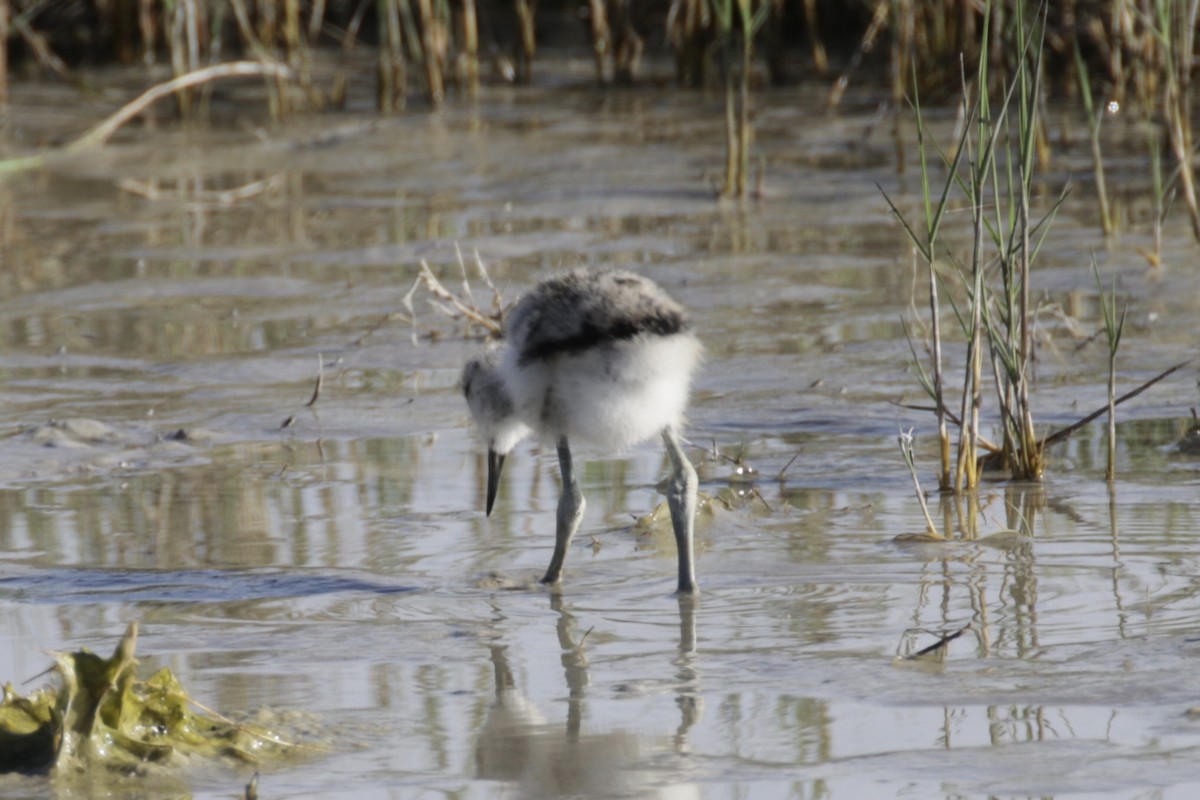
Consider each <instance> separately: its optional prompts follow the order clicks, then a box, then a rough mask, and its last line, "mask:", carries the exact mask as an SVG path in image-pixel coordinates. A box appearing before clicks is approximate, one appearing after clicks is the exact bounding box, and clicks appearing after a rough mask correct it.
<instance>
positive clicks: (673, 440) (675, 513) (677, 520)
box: [662, 427, 699, 594]
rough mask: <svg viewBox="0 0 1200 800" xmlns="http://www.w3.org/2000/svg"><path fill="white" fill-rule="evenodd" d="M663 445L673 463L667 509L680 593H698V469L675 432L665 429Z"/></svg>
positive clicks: (668, 485)
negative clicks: (694, 546)
mask: <svg viewBox="0 0 1200 800" xmlns="http://www.w3.org/2000/svg"><path fill="white" fill-rule="evenodd" d="M662 437H663V442H665V443H666V445H667V455H668V456H669V457H670V459H671V479H670V481H669V482H668V483H667V507H668V508H670V509H671V527H672V528H674V530H675V547H676V548H677V549H678V550H679V589H678V591H679V593H680V594H688V593H692V592H698V591H699V587H698V586H697V585H696V566H695V562H694V559H693V555H692V528H693V527H694V525H695V521H696V484H697V479H696V469H695V468H694V467H693V466H692V462H690V461H688V457H687V455H686V454H684V452H683V447H681V446H680V444H679V437H678V436H677V435H676V434H675V431H674V429H673V428H670V427H666V428H663V432H662Z"/></svg>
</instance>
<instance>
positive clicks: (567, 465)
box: [542, 436, 587, 583]
mask: <svg viewBox="0 0 1200 800" xmlns="http://www.w3.org/2000/svg"><path fill="white" fill-rule="evenodd" d="M558 468H559V471H560V472H561V473H562V496H561V497H559V498H558V516H557V524H556V525H555V531H554V556H553V557H552V558H551V559H550V566H549V567H548V568H547V569H546V574H545V575H544V576H543V577H542V583H558V582H559V581H560V580H562V569H563V561H565V560H566V558H567V547H568V546H570V544H571V539H572V538H574V536H575V531H577V530H579V523H580V521H582V520H583V509H584V508H586V507H587V501H586V500H584V498H583V492H581V491H579V485H578V484H577V483H576V482H575V470H574V469H573V468H572V467H571V448H570V447H569V446H568V445H567V437H565V436H563V437H562V438H560V439H559V440H558Z"/></svg>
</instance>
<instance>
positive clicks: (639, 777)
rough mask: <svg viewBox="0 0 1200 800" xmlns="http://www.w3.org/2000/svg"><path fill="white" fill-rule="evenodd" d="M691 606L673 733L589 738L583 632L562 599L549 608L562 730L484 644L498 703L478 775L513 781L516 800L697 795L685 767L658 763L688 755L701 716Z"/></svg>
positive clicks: (688, 603) (500, 651)
mask: <svg viewBox="0 0 1200 800" xmlns="http://www.w3.org/2000/svg"><path fill="white" fill-rule="evenodd" d="M697 604H698V601H697V599H696V598H695V597H694V596H691V595H680V596H679V649H678V652H677V654H676V656H675V657H674V658H673V659H672V663H673V664H674V666H675V667H676V673H675V692H676V705H677V706H678V707H679V712H680V714H679V722H678V725H677V726H676V727H675V730H674V733H673V734H668V733H667V732H666V731H664V732H663V733H661V734H653V733H652V734H646V733H644V732H641V731H629V730H616V731H607V732H602V733H587V732H585V731H584V726H583V721H584V709H585V704H584V701H585V700H586V698H587V690H588V687H589V686H590V684H591V678H590V674H589V669H588V659H587V652H586V649H585V648H586V643H587V638H588V637H587V632H584V633H583V634H580V633H579V631H578V624H577V620H576V618H575V616H574V615H573V614H572V613H571V612H570V611H568V610H567V609H566V608H565V607H564V604H563V599H562V596H561V595H557V594H556V595H552V596H551V599H550V606H551V608H552V609H553V610H554V611H555V612H557V613H558V622H557V625H556V629H557V634H558V640H559V645H560V647H561V649H562V665H563V674H564V677H565V679H566V684H567V720H566V726H565V729H563V728H560V727H559V726H557V725H555V724H552V723H550V722H548V721H547V719H546V717H545V716H543V714H542V713H541V711H540V710H539V709H538V708H537V707H536V706H535V705H534V704H533V702H532V701H530V699H529V698H528V697H526V696H525V694H524V693H523V692H522V691H521V690H520V688H519V687H518V686H517V682H516V678H515V677H514V674H513V670H512V667H511V666H510V663H509V648H508V645H504V644H492V645H490V646H489V649H490V651H491V661H492V669H493V674H494V678H495V686H496V698H495V701H494V702H493V703H492V705H491V707H490V708H489V710H488V715H487V719H486V720H485V722H484V725H483V728H482V729H481V730H480V732H479V737H478V740H477V741H476V744H475V763H476V774H477V777H479V778H481V779H485V780H498V781H506V782H509V783H512V784H514V785H515V788H516V789H517V792H518V795H519V796H522V797H546V796H555V795H580V796H589V797H595V796H613V795H633V794H635V795H636V796H638V797H656V798H668V797H669V798H679V800H683V798H691V797H698V796H699V789H698V787H697V786H696V785H695V784H691V783H688V782H687V780H686V764H684V763H682V762H681V761H680V760H679V759H668V760H667V761H663V760H662V759H661V758H659V756H661V755H662V754H663V753H669V752H673V753H674V754H676V755H677V756H687V755H688V754H689V753H690V750H691V747H690V744H689V741H688V735H689V731H690V729H691V728H692V726H693V725H695V724H696V723H697V722H699V720H700V717H701V712H702V710H703V700H702V698H701V696H700V693H699V683H700V678H699V673H698V671H697V668H696V608H697Z"/></svg>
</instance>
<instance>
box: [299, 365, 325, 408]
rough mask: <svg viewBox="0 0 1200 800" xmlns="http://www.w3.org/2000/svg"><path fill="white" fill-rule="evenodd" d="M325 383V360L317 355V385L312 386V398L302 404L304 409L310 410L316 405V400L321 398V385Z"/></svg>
mask: <svg viewBox="0 0 1200 800" xmlns="http://www.w3.org/2000/svg"><path fill="white" fill-rule="evenodd" d="M324 382H325V360H324V359H323V358H322V357H321V354H320V353H317V383H316V385H315V386H313V393H312V397H311V398H309V400H308V402H307V403H305V404H304V407H305V408H311V407H312V406H314V405H316V403H317V400H319V399H320V398H321V384H322V383H324Z"/></svg>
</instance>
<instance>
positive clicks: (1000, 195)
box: [885, 3, 1061, 491]
mask: <svg viewBox="0 0 1200 800" xmlns="http://www.w3.org/2000/svg"><path fill="white" fill-rule="evenodd" d="M987 10H990V5H989V6H988V7H987ZM987 10H985V14H984V24H983V28H982V31H981V33H980V36H981V39H980V43H981V47H980V48H979V52H980V53H981V55H980V57H979V61H978V65H977V67H976V69H975V72H974V81H973V85H972V84H968V85H964V87H963V91H962V101H963V104H964V107H965V108H966V109H967V114H966V119H967V124H966V125H964V127H963V131H962V134H961V135H960V137H959V139H958V141H957V142H956V145H955V148H954V150H953V154H952V155H949V156H947V155H945V154H944V153H943V156H942V157H943V160H944V162H945V166H946V167H947V169H946V177H945V179H944V180H943V182H942V183H941V185H940V186H939V187H938V188H937V189H936V190H935V189H934V187H933V185H932V180H931V176H932V170H931V168H930V164H929V160H930V158H929V156H930V153H931V151H933V150H935V149H936V150H937V152H939V153H942V152H943V151H941V150H940V149H937V148H936V145H934V144H933V143H932V142H931V141H929V140H928V138H927V136H928V131H927V130H926V128H925V124H924V121H923V119H922V116H921V111H920V96H919V94H917V93H916V89H915V76H914V95H913V108H914V110H915V115H916V122H917V136H918V139H917V149H918V153H919V156H920V169H921V186H922V208H923V219H922V220H921V222H920V223H914V222H911V221H909V220H908V219H907V218H906V217H905V216H904V214H903V213H902V212H901V211H900V210H899V208H898V207H897V206H896V205H895V203H893V202H892V200H891V199H890V198H887V202H888V203H889V205H890V207H891V209H892V211H893V213H894V214H895V216H896V217H897V219H898V220H899V221H900V222H901V224H902V225H903V227H904V229H905V231H906V232H907V233H908V235H909V238H910V239H911V241H912V243H913V246H914V248H915V249H916V251H917V253H918V254H919V256H920V258H921V261H922V262H923V263H924V265H925V269H926V271H927V274H928V285H929V298H930V316H931V320H932V323H933V324H932V326H931V331H932V337H933V343H932V353H933V377H932V378H930V377H929V376H928V374H927V373H926V372H925V371H924V369H923V368H922V369H921V376H922V378H921V380H922V385H923V386H924V387H925V389H926V391H927V392H928V393H929V394H930V396H931V398H932V399H933V401H934V409H935V412H936V414H937V415H938V428H939V430H938V435H939V439H940V451H941V454H942V456H941V471H940V474H939V481H938V483H939V486H940V488H941V489H943V490H954V491H963V490H969V489H973V488H975V487H976V486H978V483H979V479H980V463H981V455H980V448H981V446H982V443H983V438H982V435H981V433H980V412H981V409H982V406H983V397H984V386H985V382H986V381H987V379H985V372H987V373H990V376H989V378H990V382H991V383H992V385H993V388H994V394H995V398H996V402H997V406H998V409H999V413H1000V420H1001V427H1002V430H1003V440H1002V442H1001V443H1000V445H999V446H998V447H996V448H994V449H995V450H996V452H997V453H998V454H999V456H1000V459H1001V461H1002V463H1003V464H1004V466H1005V468H1006V469H1007V471H1008V473H1009V475H1010V476H1011V477H1012V478H1014V479H1026V480H1037V479H1039V478H1040V477H1041V475H1042V472H1043V469H1044V458H1043V452H1042V446H1041V444H1040V443H1039V441H1038V439H1037V436H1036V432H1035V430H1034V423H1033V413H1032V409H1031V405H1030V381H1031V362H1032V358H1033V352H1032V337H1031V334H1030V324H1031V320H1032V317H1031V309H1030V295H1029V274H1030V270H1031V268H1032V264H1033V260H1034V257H1035V256H1036V253H1037V250H1038V248H1039V247H1040V245H1041V243H1042V240H1043V238H1044V237H1045V235H1046V232H1047V230H1048V223H1049V221H1050V219H1051V218H1052V217H1053V214H1054V212H1055V210H1056V209H1057V203H1056V204H1055V205H1054V206H1053V207H1052V208H1051V209H1050V210H1049V211H1048V212H1047V213H1046V214H1044V215H1043V216H1041V217H1040V218H1037V219H1034V218H1033V216H1032V209H1031V194H1032V185H1033V178H1034V172H1035V166H1036V165H1035V153H1036V150H1037V141H1038V131H1037V129H1038V126H1039V114H1038V109H1039V102H1038V101H1039V96H1040V93H1041V91H1042V89H1041V71H1042V53H1043V40H1042V36H1043V35H1044V31H1045V27H1044V17H1042V18H1039V19H1037V20H1035V21H1033V22H1032V23H1030V22H1027V20H1026V18H1025V8H1024V4H1023V3H1018V4H1017V7H1016V14H1015V19H1014V23H1013V25H1012V26H1011V31H1012V33H1011V39H1009V40H1008V41H1007V42H1006V44H1007V47H1008V48H1009V53H1008V55H1009V56H1010V57H1011V58H1010V60H1011V64H1012V66H1011V67H1010V73H1009V74H1008V75H1006V76H1004V78H1003V80H1000V81H998V84H999V85H1000V86H1001V89H1000V90H998V91H996V92H995V96H994V97H993V91H992V90H991V89H990V88H989V87H991V85H992V79H993V77H994V76H993V75H992V72H991V64H990V59H989V57H988V53H989V52H991V51H992V46H993V44H994V37H999V36H1000V35H1001V34H1000V32H994V31H993V30H992V28H991V26H990V20H991V15H990V14H989V13H987ZM972 86H973V88H972ZM952 196H957V197H961V198H962V200H964V201H965V202H966V205H967V207H968V208H969V209H970V220H971V228H970V252H969V254H968V255H966V256H965V258H964V257H960V256H959V255H956V254H955V253H954V251H953V250H952V249H951V248H950V247H947V246H946V245H945V244H944V243H943V242H942V241H941V229H942V224H943V221H944V218H945V213H946V209H947V207H948V205H949V203H950V201H951V198H952ZM885 198H886V194H885ZM1060 201H1061V198H1060ZM943 262H946V263H948V265H949V266H950V268H951V269H952V274H954V275H956V276H958V277H959V278H960V280H961V283H962V286H963V287H964V293H965V297H964V298H963V299H962V301H961V302H962V303H965V307H963V306H960V304H958V303H954V301H953V300H951V303H952V306H953V310H954V314H955V316H956V318H957V320H958V322H959V327H960V329H961V330H962V332H963V335H964V338H965V345H966V359H965V362H964V366H963V372H962V375H961V380H960V382H959V383H958V392H959V396H958V413H957V415H955V414H954V413H953V412H952V411H951V410H950V408H949V406H948V404H947V397H946V394H947V382H946V380H945V376H944V374H943V372H942V365H941V358H942V350H943V335H942V330H941V327H940V324H939V318H940V316H941V308H940V303H939V294H940V293H939V287H940V285H941V281H942V279H941V277H940V275H939V271H940V269H941V264H942V263H943ZM914 352H915V347H914ZM951 419H954V420H956V424H957V425H958V436H957V446H956V447H952V444H951V441H950V435H949V431H948V426H947V420H951ZM952 449H953V450H954V451H955V452H954V458H953V468H952V467H951V450H952Z"/></svg>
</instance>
